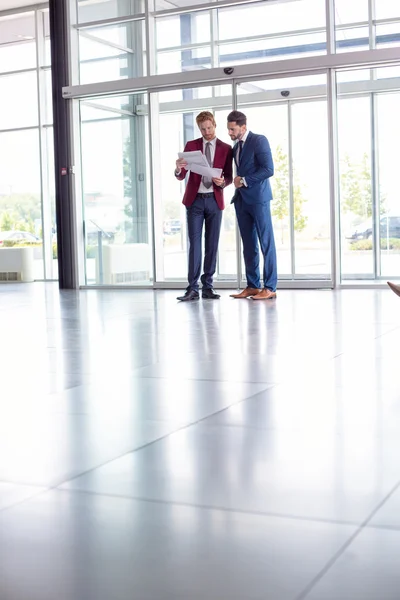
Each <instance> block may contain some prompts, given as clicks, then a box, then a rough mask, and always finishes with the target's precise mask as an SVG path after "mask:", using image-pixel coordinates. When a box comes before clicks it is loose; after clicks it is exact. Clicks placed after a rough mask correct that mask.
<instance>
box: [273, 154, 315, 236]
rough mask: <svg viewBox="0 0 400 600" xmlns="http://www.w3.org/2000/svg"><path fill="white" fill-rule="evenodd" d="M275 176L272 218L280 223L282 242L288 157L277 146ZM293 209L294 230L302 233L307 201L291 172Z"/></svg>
mask: <svg viewBox="0 0 400 600" xmlns="http://www.w3.org/2000/svg"><path fill="white" fill-rule="evenodd" d="M274 164H275V175H274V178H273V193H274V201H273V204H272V216H274V217H276V218H277V219H278V221H280V222H281V241H282V244H283V242H284V220H285V219H286V218H288V217H289V160H288V155H287V154H285V152H284V151H283V148H282V146H278V147H277V149H276V152H275V154H274ZM293 179H294V185H293V209H294V211H293V212H294V214H293V218H294V229H295V231H297V232H300V231H303V229H304V228H305V227H306V225H307V221H308V217H307V216H305V215H303V205H304V203H305V202H307V199H306V198H305V197H304V196H303V192H302V189H301V185H300V184H299V182H298V179H297V174H296V172H295V170H293Z"/></svg>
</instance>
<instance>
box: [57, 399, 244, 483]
mask: <svg viewBox="0 0 400 600" xmlns="http://www.w3.org/2000/svg"><path fill="white" fill-rule="evenodd" d="M247 399H249V398H245V399H244V400H247ZM244 400H243V399H242V400H238V401H237V402H233V403H232V404H230V405H229V406H226V407H224V408H222V409H221V410H219V411H216V412H215V413H211V414H210V415H208V416H206V417H201V418H200V419H197V420H196V421H192V422H191V423H186V424H184V425H181V426H179V427H178V428H177V429H174V431H170V432H168V433H166V434H165V435H162V436H160V437H159V438H157V439H155V440H152V441H150V442H147V443H145V444H142V445H140V446H138V447H137V448H133V449H131V450H128V451H126V452H123V453H122V454H121V455H119V456H116V457H115V458H112V459H110V460H107V461H105V462H104V463H102V464H100V465H97V466H96V467H93V468H92V469H88V470H86V471H83V472H82V473H79V474H78V475H76V476H74V477H72V478H68V479H66V480H64V481H62V482H61V483H60V482H59V483H57V484H56V485H54V486H52V487H59V486H60V485H64V484H65V483H69V482H70V481H74V480H75V479H78V478H79V477H83V476H84V475H87V474H88V473H92V472H93V471H96V470H97V469H100V468H102V467H104V466H105V465H108V464H110V463H112V462H114V461H115V460H119V459H121V458H123V457H124V456H128V455H129V454H133V453H135V452H138V451H139V450H144V449H145V448H147V447H149V446H152V445H154V444H156V443H158V442H160V441H162V440H165V439H167V438H168V437H170V436H171V435H174V434H176V433H178V432H180V431H184V430H185V429H189V428H190V427H193V426H195V425H198V424H200V423H202V422H203V421H204V420H205V419H208V418H210V417H212V416H214V415H218V414H219V413H220V412H224V411H225V410H227V409H228V408H231V407H232V406H235V405H236V404H239V403H240V402H243V401H244Z"/></svg>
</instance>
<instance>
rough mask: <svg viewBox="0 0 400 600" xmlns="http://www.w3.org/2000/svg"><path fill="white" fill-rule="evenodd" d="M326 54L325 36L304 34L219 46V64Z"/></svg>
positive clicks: (236, 63) (322, 34)
mask: <svg viewBox="0 0 400 600" xmlns="http://www.w3.org/2000/svg"><path fill="white" fill-rule="evenodd" d="M325 52H326V36H325V34H324V33H321V34H304V35H295V36H288V37H282V38H272V39H265V40H255V41H238V42H235V43H233V44H222V45H221V46H220V60H219V62H220V64H221V65H222V66H224V65H228V64H234V65H239V64H246V63H255V62H264V61H268V60H282V58H298V57H301V56H303V57H304V56H314V55H317V54H324V53H325Z"/></svg>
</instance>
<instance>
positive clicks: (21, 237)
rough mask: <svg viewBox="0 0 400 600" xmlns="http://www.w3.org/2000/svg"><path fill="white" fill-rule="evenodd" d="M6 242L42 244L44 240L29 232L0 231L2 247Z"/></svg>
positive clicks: (0, 244)
mask: <svg viewBox="0 0 400 600" xmlns="http://www.w3.org/2000/svg"><path fill="white" fill-rule="evenodd" d="M5 241H10V242H24V243H33V244H40V243H41V241H42V240H41V239H40V238H38V237H37V236H36V235H34V234H33V233H30V232H29V231H17V230H11V231H0V247H1V246H3V244H4V242H5Z"/></svg>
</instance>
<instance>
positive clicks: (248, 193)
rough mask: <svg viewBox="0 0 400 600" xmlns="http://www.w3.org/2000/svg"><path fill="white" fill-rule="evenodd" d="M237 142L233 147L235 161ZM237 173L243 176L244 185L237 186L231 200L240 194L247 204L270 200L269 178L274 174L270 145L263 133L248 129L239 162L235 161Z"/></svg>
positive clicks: (233, 200)
mask: <svg viewBox="0 0 400 600" xmlns="http://www.w3.org/2000/svg"><path fill="white" fill-rule="evenodd" d="M237 150H238V144H237V143H236V144H235V146H234V148H233V156H234V159H235V163H236V160H237ZM236 169H237V174H238V175H239V176H240V177H244V178H245V180H246V184H247V187H246V186H243V187H241V188H237V189H236V191H235V195H234V196H233V198H232V202H235V200H236V198H237V195H238V194H240V196H241V197H242V199H243V201H244V202H247V203H248V204H260V203H263V202H269V201H270V200H272V190H271V184H270V181H269V178H270V177H272V176H273V174H274V161H273V160H272V153H271V147H270V145H269V142H268V140H267V138H266V137H265V135H259V134H257V133H252V132H251V131H249V133H248V135H247V138H246V141H245V143H244V144H243V150H242V155H241V157H240V163H239V164H237V163H236Z"/></svg>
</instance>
